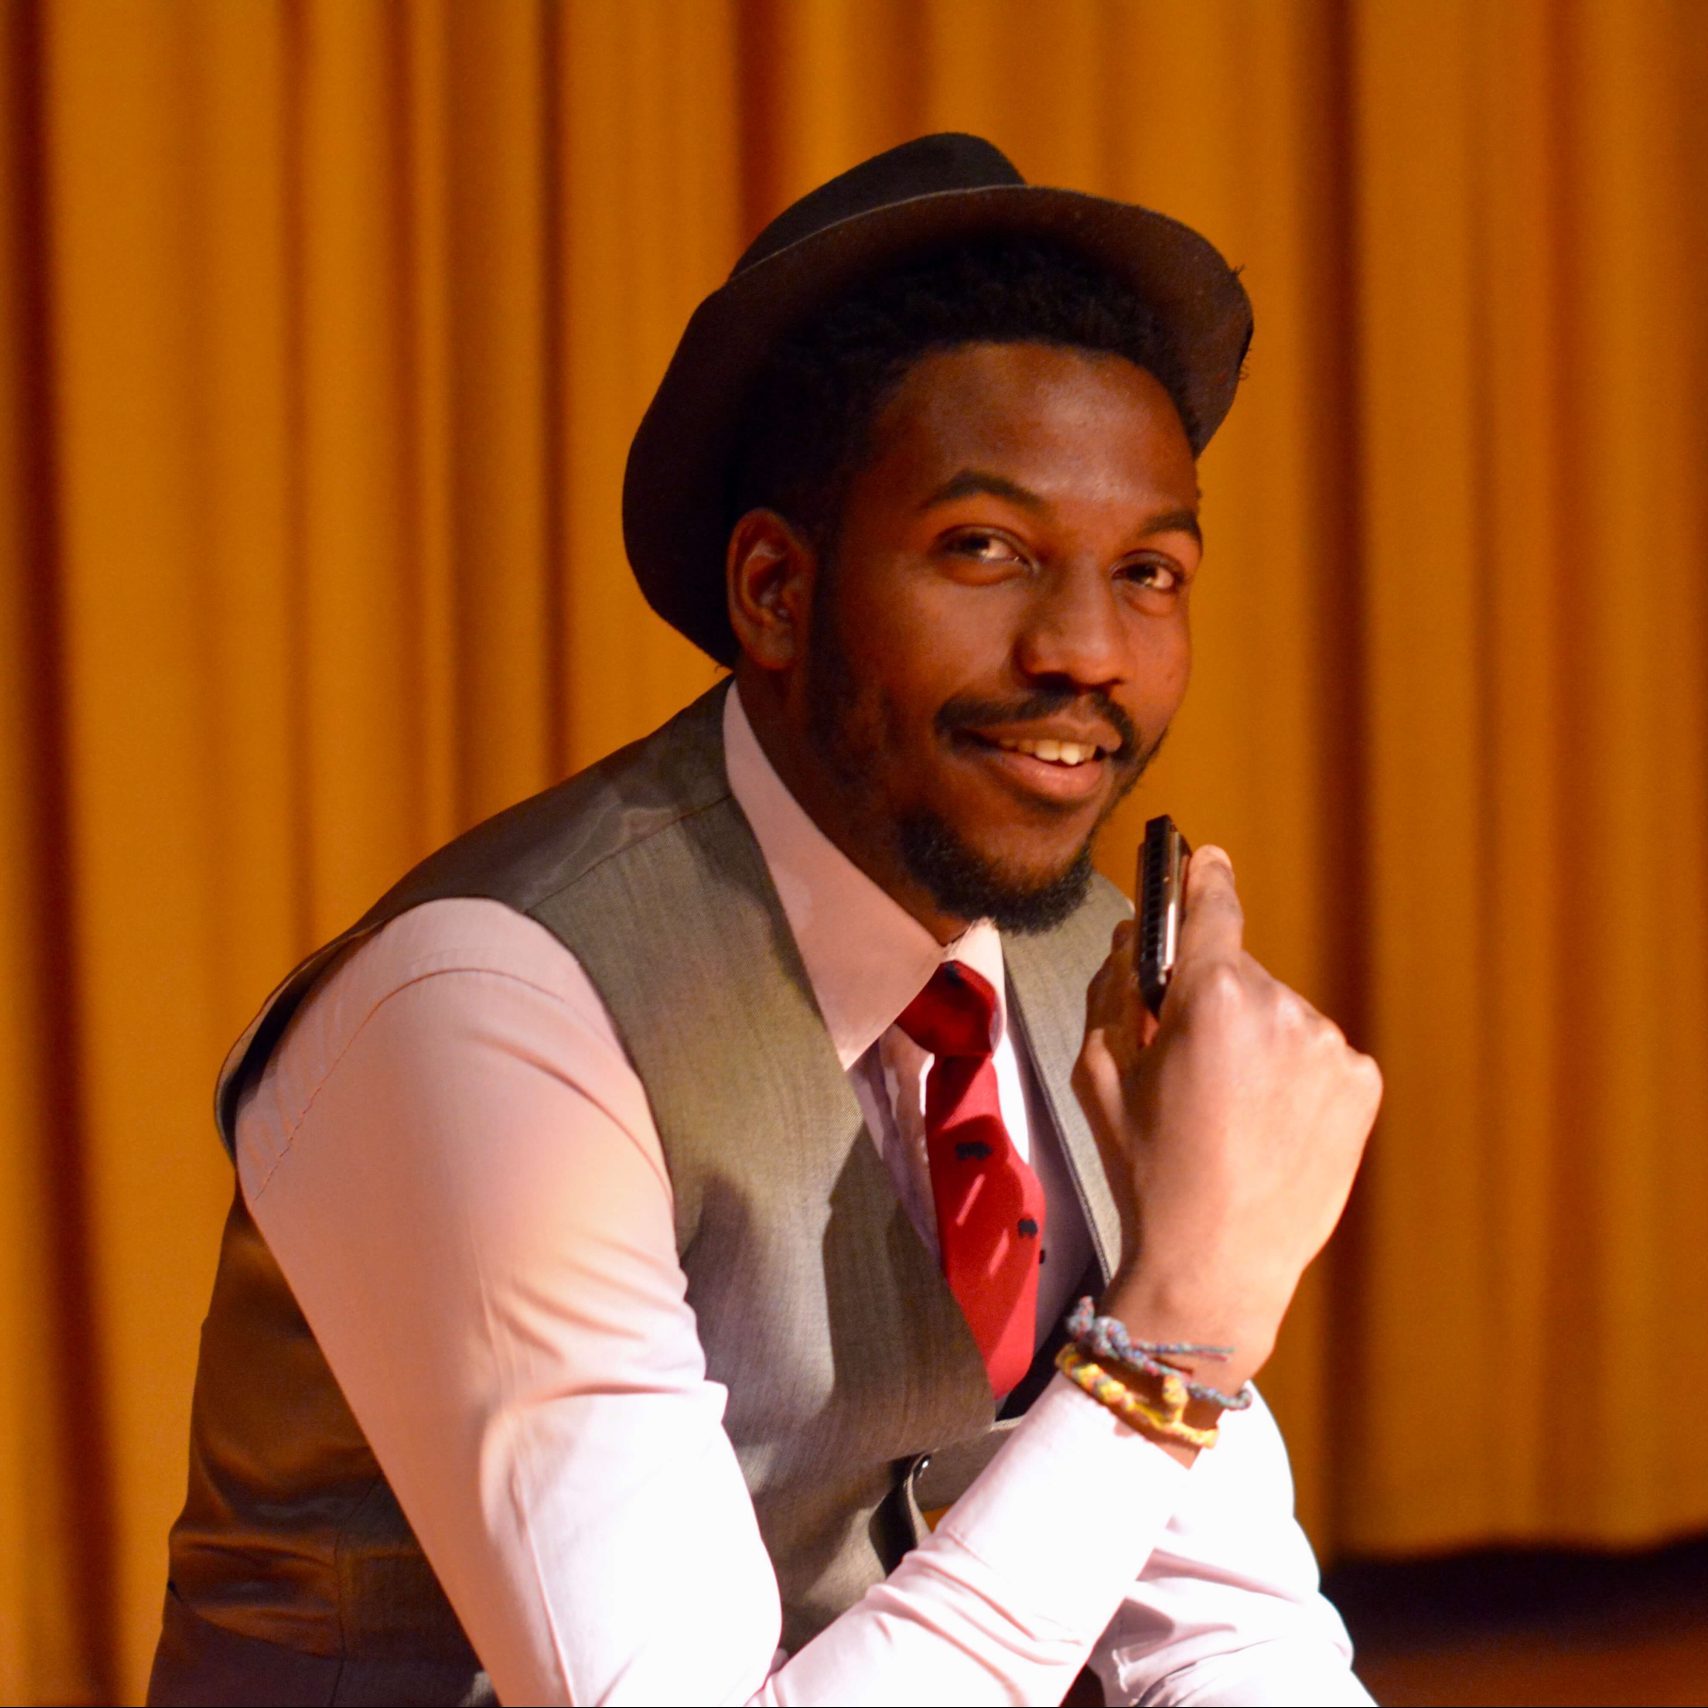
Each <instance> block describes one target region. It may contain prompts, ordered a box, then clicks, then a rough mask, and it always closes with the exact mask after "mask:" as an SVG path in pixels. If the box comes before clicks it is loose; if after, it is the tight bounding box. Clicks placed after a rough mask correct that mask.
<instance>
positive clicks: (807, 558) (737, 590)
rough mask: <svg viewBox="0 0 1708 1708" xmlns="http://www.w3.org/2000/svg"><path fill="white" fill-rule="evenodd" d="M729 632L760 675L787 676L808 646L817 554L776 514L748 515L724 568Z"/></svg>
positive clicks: (733, 539)
mask: <svg viewBox="0 0 1708 1708" xmlns="http://www.w3.org/2000/svg"><path fill="white" fill-rule="evenodd" d="M724 573H725V586H726V589H727V592H728V596H729V620H730V626H731V627H732V628H733V629H734V630H735V638H736V641H737V642H738V643H739V645H740V647H741V650H742V651H743V652H744V653H746V655H747V656H748V657H749V658H750V659H752V661H753V662H754V663H755V664H756V665H758V666H759V668H760V669H761V670H787V669H788V668H789V667H790V666H791V665H793V664H795V663H796V662H797V661H798V660H799V658H800V656H801V654H802V651H803V649H804V648H805V645H806V633H807V627H806V626H807V619H808V616H809V614H810V612H811V609H812V593H813V585H814V582H815V580H816V578H817V574H818V554H817V553H816V552H815V551H814V550H813V548H812V546H811V544H810V543H809V542H808V540H807V539H806V537H805V536H804V535H803V534H802V533H800V531H799V530H798V529H796V528H795V527H794V526H793V525H792V524H791V523H790V522H788V521H787V520H786V519H785V518H784V517H782V516H779V515H778V514H777V512H776V511H775V510H749V511H748V513H747V514H746V515H745V516H743V517H742V518H741V520H740V521H739V522H737V523H736V525H735V526H734V528H732V529H731V530H730V536H729V549H728V552H727V553H726V556H725V563H724Z"/></svg>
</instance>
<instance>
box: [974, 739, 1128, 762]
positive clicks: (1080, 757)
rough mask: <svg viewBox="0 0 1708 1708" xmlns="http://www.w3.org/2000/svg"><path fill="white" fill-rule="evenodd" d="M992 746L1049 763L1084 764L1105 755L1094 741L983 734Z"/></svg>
mask: <svg viewBox="0 0 1708 1708" xmlns="http://www.w3.org/2000/svg"><path fill="white" fill-rule="evenodd" d="M981 739H982V740H985V741H988V742H990V743H991V745H992V746H994V747H1000V748H1002V749H1003V751H1004V752H1007V753H1026V754H1030V755H1031V756H1032V757H1033V758H1034V759H1043V760H1047V761H1048V762H1049V763H1050V764H1051V765H1069V766H1072V765H1084V764H1086V763H1087V762H1088V761H1089V760H1092V759H1102V758H1104V757H1105V753H1104V750H1103V749H1102V748H1101V747H1099V746H1097V745H1096V743H1094V742H1084V741H1052V740H1050V739H1049V738H1048V737H1040V738H1039V739H1037V740H1030V739H1028V738H1026V737H1023V736H1001V735H999V736H984V737H981Z"/></svg>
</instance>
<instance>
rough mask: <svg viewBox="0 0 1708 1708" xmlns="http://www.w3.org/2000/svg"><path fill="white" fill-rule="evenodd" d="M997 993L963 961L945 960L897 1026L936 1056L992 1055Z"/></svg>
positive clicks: (903, 1011)
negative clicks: (992, 1030)
mask: <svg viewBox="0 0 1708 1708" xmlns="http://www.w3.org/2000/svg"><path fill="white" fill-rule="evenodd" d="M995 1021H996V992H995V991H994V990H992V989H991V987H990V981H989V980H988V979H986V978H984V977H983V976H982V975H981V974H979V973H975V972H974V971H973V969H972V968H971V967H967V966H963V965H962V964H961V963H960V962H959V961H945V962H944V963H943V964H942V966H940V967H939V968H938V969H937V971H936V972H934V973H933V974H932V975H931V978H930V981H929V982H928V983H927V984H926V986H925V989H924V990H922V991H921V992H920V993H919V995H918V996H916V997H915V998H914V999H913V1001H912V1002H910V1003H909V1004H908V1005H907V1007H906V1008H904V1009H903V1010H902V1011H901V1015H900V1018H899V1019H897V1021H896V1024H897V1025H898V1026H899V1027H901V1029H902V1031H904V1032H905V1033H906V1034H907V1035H908V1037H910V1038H911V1039H912V1040H913V1041H914V1043H916V1044H917V1045H918V1046H919V1047H920V1049H922V1050H925V1051H926V1052H927V1053H929V1054H930V1055H933V1056H988V1055H989V1054H990V1053H991V1050H992V1049H993V1048H994V1043H993V1040H992V1038H991V1029H992V1026H993V1025H994V1023H995Z"/></svg>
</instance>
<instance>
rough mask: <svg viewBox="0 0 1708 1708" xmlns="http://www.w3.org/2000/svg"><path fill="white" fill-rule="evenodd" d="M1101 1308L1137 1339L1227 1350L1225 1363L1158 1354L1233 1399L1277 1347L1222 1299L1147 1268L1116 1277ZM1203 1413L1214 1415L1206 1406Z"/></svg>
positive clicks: (1161, 1359) (1266, 1333) (1271, 1334)
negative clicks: (1229, 1309)
mask: <svg viewBox="0 0 1708 1708" xmlns="http://www.w3.org/2000/svg"><path fill="white" fill-rule="evenodd" d="M1099 1309H1100V1311H1101V1312H1102V1313H1103V1314H1105V1315H1107V1316H1112V1317H1115V1318H1117V1319H1118V1320H1119V1321H1120V1322H1121V1323H1122V1324H1123V1326H1124V1327H1125V1328H1126V1330H1127V1334H1128V1336H1129V1338H1130V1339H1132V1340H1134V1341H1145V1342H1149V1343H1151V1344H1153V1345H1167V1344H1176V1343H1182V1342H1184V1343H1188V1344H1193V1345H1200V1346H1203V1345H1209V1346H1225V1347H1227V1348H1228V1349H1229V1356H1228V1357H1227V1358H1226V1359H1225V1360H1223V1359H1217V1358H1211V1357H1207V1356H1203V1355H1193V1354H1189V1353H1178V1354H1177V1353H1172V1352H1171V1353H1166V1354H1162V1355H1160V1356H1159V1362H1161V1363H1164V1364H1167V1365H1169V1366H1170V1367H1171V1368H1173V1369H1176V1370H1179V1371H1180V1372H1182V1374H1184V1375H1186V1376H1189V1377H1191V1378H1192V1379H1193V1380H1194V1381H1196V1382H1200V1383H1202V1384H1203V1385H1204V1386H1205V1387H1209V1388H1214V1389H1215V1390H1216V1391H1217V1392H1218V1393H1223V1394H1226V1395H1228V1396H1229V1398H1232V1397H1233V1396H1234V1395H1235V1394H1237V1393H1238V1392H1239V1391H1240V1389H1241V1388H1242V1387H1244V1385H1245V1384H1246V1383H1247V1382H1248V1381H1250V1380H1251V1378H1252V1377H1253V1376H1255V1375H1256V1374H1257V1372H1258V1371H1259V1370H1260V1369H1261V1368H1262V1367H1263V1365H1264V1363H1265V1362H1266V1361H1267V1360H1268V1357H1269V1354H1270V1352H1271V1350H1273V1348H1274V1344H1275V1335H1274V1331H1273V1330H1272V1329H1265V1328H1262V1327H1260V1326H1258V1325H1256V1324H1254V1323H1252V1322H1251V1321H1249V1320H1247V1321H1245V1322H1239V1321H1238V1320H1237V1319H1236V1318H1235V1317H1234V1316H1233V1315H1232V1314H1231V1313H1230V1312H1228V1311H1227V1309H1226V1307H1225V1305H1222V1304H1221V1303H1220V1302H1219V1301H1217V1302H1214V1303H1212V1302H1211V1301H1210V1300H1208V1299H1207V1298H1204V1297H1202V1296H1201V1295H1198V1294H1197V1293H1196V1292H1195V1290H1189V1289H1183V1288H1182V1287H1181V1286H1180V1285H1179V1283H1178V1281H1177V1279H1176V1278H1175V1277H1173V1276H1170V1275H1168V1274H1157V1273H1154V1272H1148V1271H1145V1270H1143V1269H1133V1270H1128V1271H1124V1272H1123V1273H1122V1274H1120V1275H1117V1276H1116V1277H1115V1279H1114V1280H1113V1281H1112V1282H1111V1283H1110V1284H1109V1290H1108V1291H1107V1292H1106V1293H1105V1294H1104V1297H1103V1303H1102V1304H1101V1306H1100V1307H1099ZM1197 1403H1199V1402H1195V1404H1197ZM1205 1409H1206V1410H1208V1411H1210V1412H1212V1413H1213V1411H1214V1408H1213V1407H1208V1406H1207V1405H1206V1406H1205Z"/></svg>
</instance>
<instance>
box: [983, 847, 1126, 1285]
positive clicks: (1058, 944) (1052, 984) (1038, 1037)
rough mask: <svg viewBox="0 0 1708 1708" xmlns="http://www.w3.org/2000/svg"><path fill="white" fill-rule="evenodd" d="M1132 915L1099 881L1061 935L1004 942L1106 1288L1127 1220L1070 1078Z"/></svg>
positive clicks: (1016, 999) (1012, 985) (1017, 1001)
mask: <svg viewBox="0 0 1708 1708" xmlns="http://www.w3.org/2000/svg"><path fill="white" fill-rule="evenodd" d="M1128 912H1129V909H1128V907H1127V903H1126V898H1125V897H1124V896H1122V895H1121V894H1120V892H1119V891H1117V890H1116V889H1115V888H1114V886H1113V885H1110V884H1106V883H1103V882H1102V881H1101V880H1099V881H1098V883H1097V884H1096V885H1095V886H1094V888H1093V890H1092V893H1091V895H1090V897H1088V898H1087V900H1086V903H1085V905H1084V906H1083V907H1082V908H1080V910H1079V911H1078V912H1077V913H1076V914H1074V916H1073V917H1072V918H1071V919H1070V920H1069V921H1068V922H1067V924H1066V925H1064V926H1062V927H1060V929H1058V930H1056V931H1052V932H1048V933H1046V934H1044V935H1042V936H1035V937H1020V936H1004V938H1003V941H1002V953H1003V960H1004V963H1005V964H1006V966H1007V969H1008V982H1009V993H1010V996H1011V998H1012V999H1013V1003H1014V1007H1015V1008H1016V1010H1017V1011H1018V1013H1019V1017H1020V1025H1021V1030H1022V1031H1023V1032H1024V1034H1025V1037H1026V1042H1027V1044H1028V1045H1029V1046H1030V1048H1031V1051H1032V1059H1033V1062H1034V1063H1035V1064H1036V1066H1037V1069H1038V1079H1039V1082H1040V1083H1041V1084H1042V1086H1043V1089H1044V1098H1045V1101H1046V1102H1047V1103H1048V1105H1049V1110H1050V1114H1051V1116H1052V1117H1053V1118H1054V1120H1055V1123H1056V1131H1057V1132H1058V1133H1060V1134H1061V1138H1062V1148H1063V1150H1064V1152H1065V1153H1066V1155H1067V1160H1068V1167H1069V1169H1070V1171H1071V1172H1072V1174H1073V1177H1074V1181H1075V1184H1076V1185H1077V1186H1078V1188H1079V1195H1080V1200H1081V1202H1082V1203H1083V1204H1084V1206H1085V1211H1086V1219H1087V1221H1088V1222H1089V1223H1090V1226H1091V1243H1092V1249H1093V1250H1094V1252H1095V1253H1096V1256H1097V1263H1098V1268H1099V1269H1100V1271H1101V1279H1102V1281H1103V1282H1104V1283H1105V1284H1107V1282H1108V1280H1109V1278H1110V1276H1111V1275H1113V1274H1114V1273H1115V1271H1116V1269H1118V1268H1119V1267H1120V1263H1121V1218H1120V1214H1119V1212H1118V1211H1117V1210H1116V1208H1115V1200H1114V1197H1113V1196H1112V1195H1111V1193H1110V1191H1109V1180H1108V1176H1107V1175H1106V1174H1105V1173H1104V1169H1103V1159H1102V1156H1101V1155H1100V1153H1099V1152H1098V1149H1097V1141H1096V1139H1095V1138H1094V1137H1093V1136H1092V1132H1091V1127H1090V1124H1089V1123H1088V1122H1087V1121H1086V1119H1085V1112H1084V1110H1082V1109H1081V1108H1080V1106H1079V1099H1078V1098H1077V1097H1075V1096H1074V1093H1073V1085H1072V1076H1073V1066H1074V1063H1075V1062H1076V1061H1077V1060H1078V1059H1079V1050H1080V1045H1081V1044H1082V1043H1083V1042H1084V1038H1085V990H1086V986H1087V985H1088V984H1089V983H1090V982H1091V977H1092V974H1093V973H1095V972H1096V971H1097V969H1098V967H1099V966H1101V965H1102V963H1103V960H1104V957H1105V956H1106V955H1107V954H1108V953H1109V934H1110V932H1111V931H1112V930H1113V929H1114V927H1115V924H1116V922H1117V921H1118V920H1120V919H1124V918H1126V917H1127V915H1128Z"/></svg>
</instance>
